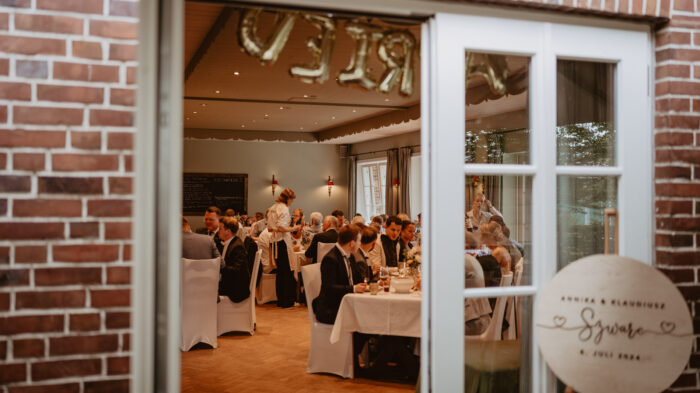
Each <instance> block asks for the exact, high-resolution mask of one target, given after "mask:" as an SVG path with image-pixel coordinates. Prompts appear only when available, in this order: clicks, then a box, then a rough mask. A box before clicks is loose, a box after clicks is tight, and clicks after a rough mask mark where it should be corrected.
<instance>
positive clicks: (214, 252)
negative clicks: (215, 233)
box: [182, 217, 221, 259]
mask: <svg viewBox="0 0 700 393" xmlns="http://www.w3.org/2000/svg"><path fill="white" fill-rule="evenodd" d="M182 257H183V258H186V259H214V258H219V257H221V254H219V250H218V249H217V248H216V243H214V239H212V238H211V236H207V235H201V234H198V233H192V228H190V224H189V222H188V221H187V219H186V218H185V217H182Z"/></svg>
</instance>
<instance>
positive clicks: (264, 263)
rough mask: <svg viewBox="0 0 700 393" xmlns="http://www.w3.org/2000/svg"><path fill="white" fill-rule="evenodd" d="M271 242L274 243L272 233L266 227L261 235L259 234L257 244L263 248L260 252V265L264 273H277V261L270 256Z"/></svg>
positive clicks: (260, 248)
mask: <svg viewBox="0 0 700 393" xmlns="http://www.w3.org/2000/svg"><path fill="white" fill-rule="evenodd" d="M270 243H272V233H271V232H270V231H268V230H267V228H265V229H264V230H263V231H262V233H260V236H258V240H257V244H258V249H259V250H262V252H261V253H260V267H261V268H262V271H263V273H276V272H277V266H275V264H274V263H275V261H273V260H272V258H270Z"/></svg>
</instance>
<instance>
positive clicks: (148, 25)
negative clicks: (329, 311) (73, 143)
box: [131, 0, 653, 393]
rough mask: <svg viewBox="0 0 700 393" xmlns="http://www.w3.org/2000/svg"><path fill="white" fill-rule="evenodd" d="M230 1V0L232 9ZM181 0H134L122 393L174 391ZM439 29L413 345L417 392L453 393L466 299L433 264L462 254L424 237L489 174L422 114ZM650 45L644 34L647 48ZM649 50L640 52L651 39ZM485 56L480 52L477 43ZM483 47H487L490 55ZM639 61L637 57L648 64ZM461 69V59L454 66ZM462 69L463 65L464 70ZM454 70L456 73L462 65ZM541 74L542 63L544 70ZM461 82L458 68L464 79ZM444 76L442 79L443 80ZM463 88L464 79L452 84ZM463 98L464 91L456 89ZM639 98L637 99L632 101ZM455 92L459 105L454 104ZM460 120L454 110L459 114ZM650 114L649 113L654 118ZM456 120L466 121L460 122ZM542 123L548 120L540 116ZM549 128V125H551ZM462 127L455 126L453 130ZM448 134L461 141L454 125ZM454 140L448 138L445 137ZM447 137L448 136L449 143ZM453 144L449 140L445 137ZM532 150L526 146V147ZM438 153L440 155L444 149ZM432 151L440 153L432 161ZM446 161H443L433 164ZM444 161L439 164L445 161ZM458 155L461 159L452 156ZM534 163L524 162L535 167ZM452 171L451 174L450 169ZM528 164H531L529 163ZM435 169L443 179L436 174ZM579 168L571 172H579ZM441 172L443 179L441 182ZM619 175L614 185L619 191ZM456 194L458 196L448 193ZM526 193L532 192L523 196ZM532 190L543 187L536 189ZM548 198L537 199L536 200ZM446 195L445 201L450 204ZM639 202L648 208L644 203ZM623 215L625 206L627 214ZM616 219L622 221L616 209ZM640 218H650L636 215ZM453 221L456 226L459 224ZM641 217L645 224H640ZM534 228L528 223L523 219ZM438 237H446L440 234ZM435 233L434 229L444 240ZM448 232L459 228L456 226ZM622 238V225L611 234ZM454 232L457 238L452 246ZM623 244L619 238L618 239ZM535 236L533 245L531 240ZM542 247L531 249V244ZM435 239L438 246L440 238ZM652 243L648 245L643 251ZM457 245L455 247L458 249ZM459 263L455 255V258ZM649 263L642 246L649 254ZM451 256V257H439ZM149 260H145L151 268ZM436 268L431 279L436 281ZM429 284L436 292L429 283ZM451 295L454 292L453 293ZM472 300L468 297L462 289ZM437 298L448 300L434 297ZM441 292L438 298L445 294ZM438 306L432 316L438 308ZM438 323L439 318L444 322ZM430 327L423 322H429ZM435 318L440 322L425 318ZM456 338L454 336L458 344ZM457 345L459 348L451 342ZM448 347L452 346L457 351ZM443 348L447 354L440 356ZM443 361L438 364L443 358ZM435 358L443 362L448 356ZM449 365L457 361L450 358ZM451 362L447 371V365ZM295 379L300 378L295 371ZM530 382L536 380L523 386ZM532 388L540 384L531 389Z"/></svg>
mask: <svg viewBox="0 0 700 393" xmlns="http://www.w3.org/2000/svg"><path fill="white" fill-rule="evenodd" d="M231 3H232V4H235V3H234V2H231ZM255 3H257V4H261V5H264V4H269V5H282V6H288V7H309V8H315V9H327V10H339V11H350V12H364V13H375V14H386V15H394V16H418V17H428V16H431V15H435V14H437V13H452V14H461V15H471V16H472V17H473V16H483V17H493V16H496V15H498V16H499V17H501V18H503V19H505V18H508V19H512V20H513V23H521V22H524V21H538V22H546V21H556V22H559V23H561V24H568V25H577V26H579V27H580V26H598V27H610V28H615V29H617V30H620V29H625V30H628V31H632V32H639V31H643V32H646V33H647V34H648V32H649V26H648V25H647V24H645V23H636V22H623V21H619V20H610V19H602V18H595V17H581V16H571V15H562V14H558V13H549V12H544V11H529V10H521V9H519V10H514V9H508V8H500V7H497V6H485V5H464V4H456V3H441V2H435V1H430V0H355V1H352V2H345V1H341V0H338V1H327V0H257V1H255ZM183 17H184V0H154V1H141V2H139V18H140V23H139V58H138V60H139V67H138V92H137V99H138V107H137V134H136V146H135V169H136V172H135V190H134V191H135V192H134V196H135V201H134V214H135V218H134V250H133V260H134V261H135V262H134V265H133V268H132V282H133V290H132V303H131V304H132V305H133V338H132V348H133V350H132V351H133V352H132V357H131V359H132V370H133V379H132V380H131V384H132V385H131V390H132V391H135V392H145V393H150V392H177V391H179V390H180V353H179V350H178V345H177V343H178V341H179V336H180V330H179V329H180V315H179V304H178V303H179V285H180V284H179V283H180V269H179V264H178V263H174V262H175V261H178V260H179V256H180V250H181V245H180V231H179V227H180V223H179V216H180V215H181V206H182V201H181V183H182V144H183V143H182V138H180V137H178V136H179V135H180V134H181V131H182V92H183V85H184V82H183V78H182V75H183V64H182V57H183V54H182V53H183V49H184V37H183V31H184V29H183V26H184V19H183ZM437 28H438V26H437V25H436V24H435V19H431V21H430V23H429V24H426V25H424V26H423V29H422V36H423V45H421V56H422V60H421V61H422V72H421V80H422V86H421V90H422V96H421V99H422V103H423V104H424V109H423V116H422V128H423V132H422V135H421V144H422V146H421V152H422V170H423V173H426V174H428V176H424V177H423V187H422V200H423V220H425V224H424V225H425V226H426V228H428V229H427V230H425V231H424V234H423V242H424V244H426V245H425V246H424V253H425V255H427V256H429V257H428V258H426V259H430V257H432V258H433V261H435V262H434V264H433V266H428V265H429V263H427V264H426V266H427V267H429V268H428V269H426V272H425V273H424V274H425V277H424V301H423V305H422V312H423V315H424V316H429V317H424V318H422V328H423V331H424V332H429V333H428V335H427V336H426V335H425V334H424V337H426V338H429V339H424V340H422V345H421V351H422V354H423V358H424V359H430V361H429V362H426V361H424V362H421V375H422V378H421V382H422V384H421V385H422V386H421V387H422V389H423V391H425V392H428V391H433V392H443V391H460V390H462V385H463V380H462V375H463V367H462V364H463V361H460V360H462V359H463V349H461V342H462V336H461V334H456V333H455V332H447V334H446V335H444V336H442V333H443V332H444V329H440V327H442V326H451V327H456V326H457V325H458V324H459V325H460V328H459V329H457V330H458V332H461V331H462V329H461V323H462V320H463V315H462V314H461V313H463V307H462V306H460V305H461V304H462V299H463V296H471V295H470V294H468V293H463V291H462V289H461V288H462V286H463V282H462V281H461V280H460V277H462V276H463V275H460V274H454V270H453V271H452V272H453V274H451V276H450V277H442V276H440V275H439V272H438V271H437V270H436V268H437V267H438V264H444V263H447V261H448V260H447V259H445V260H442V262H441V259H440V257H441V256H444V257H448V258H459V259H461V257H462V254H461V247H456V248H454V249H453V248H449V247H448V249H446V250H445V252H444V253H443V251H441V249H440V247H439V246H438V247H436V244H437V240H439V239H440V237H439V236H434V234H436V233H438V232H440V229H439V228H441V227H450V228H458V227H459V228H461V227H462V226H463V222H461V219H458V218H459V217H461V215H460V214H457V213H459V212H461V213H463V209H464V201H463V199H460V197H462V198H463V197H464V195H463V194H464V173H465V171H467V170H468V171H471V172H470V173H472V172H474V173H477V172H479V171H480V170H483V173H486V172H493V169H492V168H491V169H489V168H487V167H482V168H481V167H473V168H466V167H465V166H464V165H463V158H462V157H463V153H464V151H463V149H462V143H463V140H462V141H460V142H459V143H456V144H454V145H448V144H447V143H446V142H447V141H448V139H446V138H445V136H444V135H439V133H438V132H437V131H436V130H438V129H440V128H439V127H441V126H442V123H441V122H439V121H438V119H439V118H437V117H435V116H434V115H431V113H438V111H439V107H436V106H435V104H436V103H437V102H438V101H437V98H438V96H437V95H436V93H437V90H436V86H438V85H439V83H441V81H440V79H439V78H440V75H439V73H436V72H431V71H432V70H438V67H439V66H440V64H439V63H440V62H438V61H437V58H436V49H437V46H436V45H434V44H430V43H434V42H435V41H434V40H435V39H436V37H437V36H438V35H437V34H438V31H437ZM651 40H652V38H651V37H648V38H647V42H648V43H650V42H652V41H651ZM648 43H647V46H648V47H649V48H650V44H648ZM486 49H489V48H486ZM489 50H491V51H492V48H491V49H489ZM650 59H651V55H650V54H649V55H648V56H647V57H646V58H645V59H644V61H645V62H647V63H648V62H649V61H650ZM462 63H463V56H462V59H461V62H460V63H458V64H462ZM462 66H463V64H462ZM462 69H463V68H462ZM543 69H545V68H543ZM462 75H463V72H462ZM531 76H532V77H534V78H543V75H531ZM444 82H445V81H442V83H444ZM462 86H463V81H462ZM545 86H546V87H545V88H546V89H549V92H550V95H551V94H555V93H556V90H555V87H553V85H549V84H545ZM461 91H462V93H463V92H464V90H463V89H462V90H461ZM640 96H641V95H640ZM463 98H464V97H463V94H462V100H463ZM650 102H651V101H650V100H647V104H648V105H647V107H646V108H647V109H648V110H649V111H650V112H652V111H653V108H652V106H651V104H650ZM461 111H462V113H463V111H464V108H462V109H461ZM652 113H653V112H652ZM538 116H545V115H544V114H542V115H540V114H537V113H532V114H531V116H530V119H531V121H532V122H540V121H541V122H542V123H545V121H544V120H542V119H540V120H537V119H538ZM462 119H464V117H463V116H462ZM639 119H640V124H641V125H642V128H641V129H643V130H649V129H650V128H649V126H648V125H646V124H647V123H648V124H650V119H651V115H650V116H646V117H645V116H640V117H639ZM549 122H550V124H551V119H549ZM554 124H555V123H554ZM457 131H460V130H457ZM458 134H460V135H462V136H463V129H462V130H461V132H458ZM647 134H649V135H648V136H649V140H648V141H642V142H641V143H640V144H638V145H636V146H637V148H638V149H646V146H651V140H650V133H649V132H647ZM452 139H454V138H452ZM452 139H449V140H452ZM455 141H456V139H455ZM531 145H532V144H531ZM532 146H533V148H532V153H531V156H532V157H533V158H534V157H535V156H539V157H542V158H543V159H545V158H546V157H550V158H551V157H555V151H552V150H551V146H549V147H537V146H534V145H532ZM443 149H445V150H443ZM435 151H439V152H440V154H439V155H437V154H434V152H435ZM443 155H446V157H443ZM447 156H449V157H447ZM457 157H460V158H459V160H458V159H457ZM618 157H619V158H618V159H619V160H622V159H623V158H626V157H627V156H626V155H625V154H624V153H622V152H621V153H620V154H619V155H618ZM533 163H534V161H533ZM618 163H619V165H618V166H622V167H626V168H630V166H628V163H627V161H618ZM453 165H454V167H453ZM534 165H537V164H534ZM534 165H528V166H524V167H522V168H521V167H518V168H501V169H499V170H498V173H501V174H506V173H508V171H511V170H512V171H513V173H520V172H525V173H528V174H534V173H535V169H534V168H535V167H534ZM651 165H652V164H651V160H650V161H649V163H648V165H647V168H646V169H644V174H645V175H644V176H645V179H646V180H645V181H647V182H649V183H650V182H651ZM443 170H444V171H445V172H442V171H443ZM569 170H571V169H570V168H555V167H553V166H552V167H547V168H543V169H541V170H539V172H538V174H537V177H540V176H543V177H548V178H550V181H548V182H551V179H554V180H556V174H557V173H561V174H563V173H565V172H567V171H569ZM578 170H579V168H574V171H578ZM448 175H449V176H448ZM445 181H449V182H452V183H451V184H450V185H449V186H448V189H454V190H455V192H457V194H455V195H454V196H453V197H451V198H452V199H454V200H455V201H457V200H458V201H459V203H456V204H455V205H454V206H455V208H456V209H457V210H455V209H452V210H451V212H452V214H450V215H447V216H443V215H442V214H444V213H445V209H444V207H443V206H440V205H439V202H440V201H441V200H440V199H439V198H438V195H437V191H438V189H442V185H443V183H444V182H445ZM624 181H625V178H624V177H623V180H622V181H621V183H620V185H619V186H620V187H622V186H623V185H624V183H623V182H624ZM544 187H545V184H542V182H540V183H538V181H537V180H535V181H534V182H533V188H534V189H541V188H544ZM458 189H459V190H458ZM533 192H535V191H534V190H533ZM538 192H541V191H538ZM544 194H545V195H547V194H546V193H544ZM639 194H640V195H646V196H648V198H647V199H648V201H647V200H640V201H637V202H636V204H633V205H630V206H631V207H632V206H633V207H634V208H635V209H641V210H637V211H646V210H649V214H648V215H646V216H645V215H642V220H640V221H641V222H640V223H638V224H640V225H643V226H650V225H651V224H650V221H651V219H650V217H651V209H652V208H653V207H652V206H651V202H650V200H651V195H653V190H652V189H651V187H650V186H649V187H646V186H642V187H640V190H639ZM452 199H451V200H452ZM546 201H547V206H544V205H542V204H539V205H540V207H537V206H538V204H536V205H535V206H533V218H534V217H537V216H538V213H539V212H541V211H542V210H545V209H547V208H551V206H556V196H555V195H554V193H553V192H552V193H551V195H549V196H548V197H547V199H546ZM619 201H620V206H621V207H622V206H625V205H624V203H626V202H624V201H626V199H625V200H624V201H623V200H622V199H619ZM647 203H648V204H647ZM628 210H630V211H635V210H632V209H628ZM621 214H625V212H624V211H621ZM645 217H647V218H649V219H648V220H645ZM458 221H459V222H458ZM644 221H649V222H644ZM549 223H550V224H551V226H550V227H549V228H546V226H544V225H543V223H540V224H539V226H541V227H544V230H543V232H542V233H539V234H538V233H533V242H535V244H536V246H535V247H536V248H535V253H536V254H537V255H542V254H544V253H546V252H548V251H554V252H556V248H554V249H553V250H552V248H553V247H551V246H549V247H548V246H547V245H546V242H542V241H541V239H542V238H551V236H552V235H553V234H554V233H555V232H556V229H555V225H556V222H555V221H551V219H550V220H549ZM533 225H534V222H533ZM442 232H444V230H443V231H442ZM442 232H440V233H442ZM454 232H455V233H456V232H457V231H454ZM621 233H623V232H622V227H621ZM458 237H459V239H458ZM623 237H624V235H623ZM447 239H451V240H453V241H455V243H454V245H459V244H462V241H463V240H462V239H461V236H452V235H450V236H448V237H447ZM538 239H540V240H538ZM629 240H630V239H625V240H624V241H623V239H621V252H622V253H625V251H629V252H631V250H626V249H625V248H624V247H623V246H622V243H625V242H629ZM540 243H544V244H542V245H540V246H537V244H540ZM441 244H442V243H441ZM650 247H651V246H650ZM458 249H459V250H458ZM459 259H458V260H459ZM643 259H644V260H651V257H650V251H649V258H648V259H647V258H643ZM449 260H454V259H449ZM154 262H155V263H154ZM454 266H457V267H456V269H458V270H461V269H463V266H462V265H461V264H459V263H457V264H456V265H454V264H453V266H451V267H452V268H454ZM436 273H437V274H436ZM553 273H554V271H553V270H551V269H550V270H548V269H538V271H536V272H535V274H533V287H531V288H528V287H524V288H522V289H521V290H520V291H521V292H522V293H523V294H531V293H534V291H535V290H536V288H537V287H536V286H537V285H540V284H541V283H543V282H546V280H547V279H549V277H551V275H552V274H553ZM438 284H439V285H438ZM457 288H459V290H457ZM472 295H476V294H472ZM438 296H440V298H442V299H443V300H445V299H449V300H446V301H441V302H438V301H437V299H438ZM443 296H446V297H445V298H443ZM456 309H459V310H461V312H457V313H456V314H454V315H446V312H445V310H456ZM441 310H442V311H441ZM445 316H446V317H447V319H442V318H443V317H445ZM431 321H433V322H432V323H431ZM435 321H439V322H440V324H439V325H438V324H436V323H434V322H435ZM458 336H459V337H458ZM454 340H457V343H458V345H455V341H454ZM455 348H456V350H455ZM444 351H447V352H444ZM533 352H534V355H533V369H534V368H535V364H537V362H541V359H539V357H538V356H537V350H536V347H533ZM443 356H445V358H443ZM445 359H451V361H449V360H448V361H446V360H445ZM455 360H456V361H459V363H457V362H456V361H455ZM450 363H452V364H450ZM539 370H540V372H539V376H538V375H535V376H534V378H535V379H536V380H537V379H538V378H539V379H540V380H542V381H543V379H542V378H546V374H545V373H544V371H543V370H544V367H541V366H540V367H539ZM302 372H303V371H302ZM533 382H535V380H533ZM534 386H538V385H534Z"/></svg>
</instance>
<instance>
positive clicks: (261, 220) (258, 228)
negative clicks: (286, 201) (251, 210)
mask: <svg viewBox="0 0 700 393" xmlns="http://www.w3.org/2000/svg"><path fill="white" fill-rule="evenodd" d="M269 212H270V209H267V210H265V214H264V215H263V214H262V213H260V212H257V213H255V219H256V221H255V223H254V224H253V225H252V226H251V228H250V236H252V237H253V238H254V239H255V238H257V237H258V236H260V234H261V233H262V231H263V230H265V228H267V213H269ZM258 214H259V216H258Z"/></svg>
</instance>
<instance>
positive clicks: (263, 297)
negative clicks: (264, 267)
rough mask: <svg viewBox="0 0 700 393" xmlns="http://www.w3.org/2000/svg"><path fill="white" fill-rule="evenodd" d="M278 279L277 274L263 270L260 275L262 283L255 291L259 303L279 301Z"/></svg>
mask: <svg viewBox="0 0 700 393" xmlns="http://www.w3.org/2000/svg"><path fill="white" fill-rule="evenodd" d="M276 281H277V274H275V273H265V272H263V274H262V275H261V276H260V285H258V289H257V290H256V292H255V299H256V300H257V301H258V304H265V303H268V302H274V301H277V289H276V288H275V282H276Z"/></svg>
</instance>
